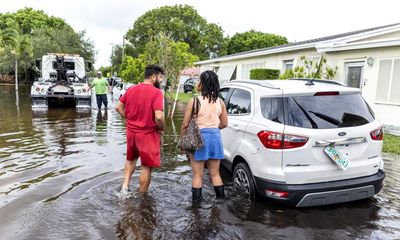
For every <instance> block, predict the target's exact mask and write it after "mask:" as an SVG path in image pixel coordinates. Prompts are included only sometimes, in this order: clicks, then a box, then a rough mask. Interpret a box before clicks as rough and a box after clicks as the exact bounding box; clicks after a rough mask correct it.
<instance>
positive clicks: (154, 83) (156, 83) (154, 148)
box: [115, 65, 165, 193]
mask: <svg viewBox="0 0 400 240" xmlns="http://www.w3.org/2000/svg"><path fill="white" fill-rule="evenodd" d="M163 77H164V70H163V69H162V68H161V67H159V66H156V65H149V66H147V67H146V68H145V73H144V78H145V79H144V82H142V83H139V84H137V85H136V86H133V87H130V88H129V89H128V90H127V91H126V93H125V94H124V95H122V97H121V98H120V99H119V101H118V103H117V105H116V106H115V110H116V111H117V112H118V113H119V114H120V115H121V117H124V118H125V119H126V140H127V141H126V145H127V154H126V161H125V172H124V182H123V184H122V189H121V192H122V193H126V192H129V182H130V179H131V177H132V174H133V172H134V171H135V167H136V161H137V159H138V157H140V161H141V163H142V166H141V168H142V170H141V173H140V177H139V192H141V193H143V192H146V191H147V190H148V188H149V185H150V180H151V172H152V169H153V168H154V167H160V165H161V161H160V147H161V146H160V145H161V138H160V136H161V132H162V131H164V125H165V120H164V112H163V110H164V103H163V95H162V92H161V90H160V89H159V87H160V84H161V82H162V80H163Z"/></svg>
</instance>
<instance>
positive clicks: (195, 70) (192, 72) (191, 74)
mask: <svg viewBox="0 0 400 240" xmlns="http://www.w3.org/2000/svg"><path fill="white" fill-rule="evenodd" d="M199 76H200V67H190V68H185V69H184V70H182V71H181V76H180V79H179V84H180V86H179V91H181V92H182V91H183V84H184V83H185V81H186V80H188V79H189V78H192V79H194V80H195V81H197V80H198V79H199Z"/></svg>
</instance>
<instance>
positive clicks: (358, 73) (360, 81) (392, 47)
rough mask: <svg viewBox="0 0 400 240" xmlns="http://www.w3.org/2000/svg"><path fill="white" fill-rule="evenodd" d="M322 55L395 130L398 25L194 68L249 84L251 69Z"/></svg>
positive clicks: (399, 117) (399, 88) (399, 119)
mask: <svg viewBox="0 0 400 240" xmlns="http://www.w3.org/2000/svg"><path fill="white" fill-rule="evenodd" d="M322 54H323V55H324V56H325V57H326V58H327V64H328V65H329V66H337V68H338V70H337V72H336V75H335V80H337V81H341V82H343V83H345V84H347V85H349V86H352V87H357V88H360V89H361V91H362V95H363V97H364V98H365V99H366V101H367V102H368V103H369V105H370V106H371V108H372V109H373V111H374V112H375V115H376V116H377V118H378V119H379V120H380V121H382V122H383V123H384V124H385V125H394V126H400V23H396V24H391V25H386V26H380V27H374V28H369V29H364V30H359V31H353V32H348V33H342V34H337V35H333V36H328V37H322V38H317V39H312V40H307V41H302V42H296V43H289V44H286V45H281V46H275V47H270V48H264V49H257V50H252V51H247V52H241V53H236V54H232V55H227V56H222V57H218V58H214V59H209V60H205V61H200V62H197V63H196V65H198V66H200V72H202V71H205V70H214V71H216V72H217V74H218V76H219V78H220V81H221V83H223V82H225V81H231V80H235V79H249V76H250V70H251V69H254V68H271V69H279V70H280V72H281V73H283V72H285V71H286V70H288V69H293V68H294V67H295V66H296V65H298V64H300V63H301V61H300V60H299V59H300V57H301V56H305V57H306V58H307V59H309V60H313V62H318V60H319V59H320V57H321V55H322Z"/></svg>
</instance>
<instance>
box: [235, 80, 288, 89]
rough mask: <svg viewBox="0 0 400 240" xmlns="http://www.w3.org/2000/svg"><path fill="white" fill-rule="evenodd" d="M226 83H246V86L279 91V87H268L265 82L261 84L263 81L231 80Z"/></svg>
mask: <svg viewBox="0 0 400 240" xmlns="http://www.w3.org/2000/svg"><path fill="white" fill-rule="evenodd" d="M228 83H233V84H235V83H248V84H252V85H257V86H260V87H266V88H271V89H280V88H279V87H274V86H271V85H268V84H267V83H266V82H263V80H232V81H229V82H228Z"/></svg>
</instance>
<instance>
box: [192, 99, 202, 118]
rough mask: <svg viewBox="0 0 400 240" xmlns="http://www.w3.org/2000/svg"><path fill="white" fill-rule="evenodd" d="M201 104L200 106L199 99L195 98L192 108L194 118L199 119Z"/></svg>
mask: <svg viewBox="0 0 400 240" xmlns="http://www.w3.org/2000/svg"><path fill="white" fill-rule="evenodd" d="M199 104H200V101H199V99H197V97H194V98H193V106H192V116H195V117H197V114H198V113H199Z"/></svg>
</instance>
